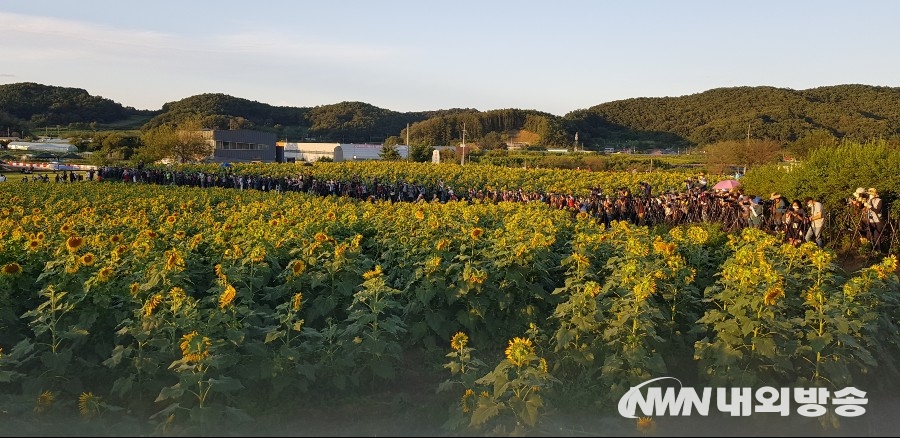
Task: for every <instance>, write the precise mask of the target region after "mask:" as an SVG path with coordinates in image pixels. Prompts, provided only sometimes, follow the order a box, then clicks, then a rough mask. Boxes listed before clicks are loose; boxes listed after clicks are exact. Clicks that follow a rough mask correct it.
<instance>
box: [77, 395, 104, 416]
mask: <svg viewBox="0 0 900 438" xmlns="http://www.w3.org/2000/svg"><path fill="white" fill-rule="evenodd" d="M78 412H79V413H81V416H82V417H84V418H93V417H95V416H97V414H99V413H100V397H99V396H96V395H94V394H93V393H92V392H82V393H81V395H79V396H78Z"/></svg>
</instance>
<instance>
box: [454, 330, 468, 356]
mask: <svg viewBox="0 0 900 438" xmlns="http://www.w3.org/2000/svg"><path fill="white" fill-rule="evenodd" d="M466 345H469V336H468V335H466V334H465V333H463V332H456V334H455V335H453V337H452V338H450V348H452V349H454V350H456V351H460V350H462V349H463V348H466Z"/></svg>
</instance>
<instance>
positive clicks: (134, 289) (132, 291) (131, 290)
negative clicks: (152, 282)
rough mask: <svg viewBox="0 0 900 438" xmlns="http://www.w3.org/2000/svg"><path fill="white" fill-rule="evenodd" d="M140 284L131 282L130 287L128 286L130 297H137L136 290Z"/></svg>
mask: <svg viewBox="0 0 900 438" xmlns="http://www.w3.org/2000/svg"><path fill="white" fill-rule="evenodd" d="M140 286H141V285H140V284H138V283H137V282H135V283H131V288H130V290H129V292H131V296H132V297H137V294H138V291H139V290H140V289H139V288H140Z"/></svg>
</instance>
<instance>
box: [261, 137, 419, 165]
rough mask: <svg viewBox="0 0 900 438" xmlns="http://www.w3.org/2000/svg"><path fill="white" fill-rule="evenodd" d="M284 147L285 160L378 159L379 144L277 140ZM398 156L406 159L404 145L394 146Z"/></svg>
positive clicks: (407, 152)
mask: <svg viewBox="0 0 900 438" xmlns="http://www.w3.org/2000/svg"><path fill="white" fill-rule="evenodd" d="M276 145H278V146H283V147H284V158H285V160H286V161H308V162H310V163H312V162H314V161H318V160H319V159H322V158H330V159H332V160H334V161H335V162H341V161H353V160H354V159H355V160H357V161H360V160H380V159H381V155H380V154H381V147H382V146H381V145H380V144H361V143H291V142H284V141H279V142H277V143H276ZM394 147H395V148H396V149H397V152H398V153H399V154H400V157H401V158H403V159H406V157H407V156H408V155H409V148H408V147H407V146H406V145H397V146H394Z"/></svg>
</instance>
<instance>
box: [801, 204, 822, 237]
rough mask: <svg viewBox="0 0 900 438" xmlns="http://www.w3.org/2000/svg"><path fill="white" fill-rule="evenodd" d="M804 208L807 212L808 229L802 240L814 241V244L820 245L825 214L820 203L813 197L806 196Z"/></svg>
mask: <svg viewBox="0 0 900 438" xmlns="http://www.w3.org/2000/svg"><path fill="white" fill-rule="evenodd" d="M806 209H807V213H808V214H809V229H807V230H806V236H804V240H805V241H807V242H812V241H815V242H816V246H818V247H819V248H821V247H822V227H823V226H824V225H825V214H824V211H823V210H822V203H821V202H819V201H816V200H815V199H813V198H806Z"/></svg>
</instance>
